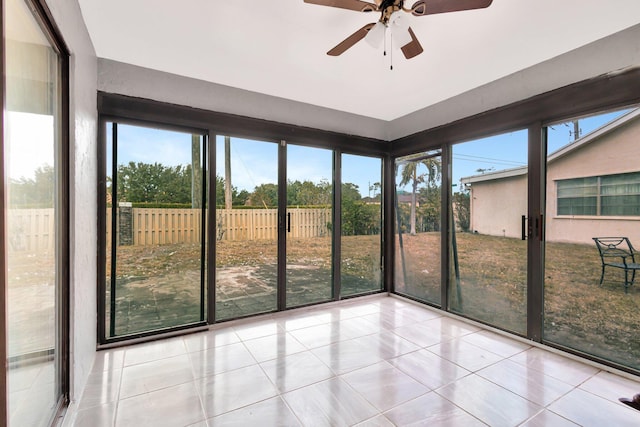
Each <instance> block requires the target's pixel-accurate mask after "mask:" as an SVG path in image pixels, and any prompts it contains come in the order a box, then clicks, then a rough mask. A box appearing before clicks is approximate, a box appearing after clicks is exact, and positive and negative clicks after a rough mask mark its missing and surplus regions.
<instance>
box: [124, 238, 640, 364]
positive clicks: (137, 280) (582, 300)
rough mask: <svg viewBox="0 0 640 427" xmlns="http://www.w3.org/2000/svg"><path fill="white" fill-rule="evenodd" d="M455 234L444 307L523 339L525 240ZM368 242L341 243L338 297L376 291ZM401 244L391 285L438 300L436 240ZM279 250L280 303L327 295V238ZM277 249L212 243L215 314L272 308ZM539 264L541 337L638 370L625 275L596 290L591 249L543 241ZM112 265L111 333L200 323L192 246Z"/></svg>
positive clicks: (633, 303) (128, 252)
mask: <svg viewBox="0 0 640 427" xmlns="http://www.w3.org/2000/svg"><path fill="white" fill-rule="evenodd" d="M456 237H457V248H458V252H457V255H458V260H459V264H458V265H459V272H460V274H459V280H458V281H457V280H456V277H455V274H454V273H453V271H452V272H451V283H452V289H451V292H450V294H451V298H452V299H451V307H452V311H454V312H458V313H460V314H463V315H465V316H468V317H470V318H473V319H477V320H480V321H483V322H486V323H489V324H493V325H497V326H499V327H501V328H503V329H507V330H512V331H515V332H519V333H524V332H525V331H526V242H523V241H521V240H519V239H511V238H504V237H492V236H483V235H478V234H469V233H458V235H457V236H456ZM376 242H377V239H376V238H375V237H373V238H372V237H371V236H356V237H345V238H344V239H343V247H342V255H343V257H342V263H341V266H342V283H343V293H346V294H349V293H352V294H355V293H359V292H364V291H367V290H371V289H377V284H378V283H380V282H379V280H380V270H379V268H378V266H377V260H378V254H379V246H377V244H376ZM396 244H397V245H399V242H396ZM403 248H404V257H402V256H400V255H398V256H397V257H396V267H397V268H396V289H397V290H398V291H399V292H401V293H403V294H406V295H410V296H414V297H417V298H419V299H423V300H427V301H430V302H432V303H435V304H439V302H440V301H439V298H440V287H439V286H440V277H441V271H440V237H439V234H438V233H421V234H419V235H417V236H408V235H405V236H403ZM287 249H288V254H287V265H288V268H287V277H288V286H289V287H288V292H287V304H288V305H290V306H295V305H302V304H305V303H309V302H317V301H325V300H328V299H330V297H331V294H330V292H331V291H330V289H331V271H330V266H331V245H330V239H329V238H328V237H323V238H310V239H305V240H299V241H294V242H289V245H288V248H287ZM276 252H277V251H276V245H275V242H274V241H259V240H257V241H251V242H228V241H222V242H218V247H217V258H216V267H217V269H218V280H217V284H216V293H217V300H218V301H217V306H216V308H217V311H218V318H221V319H224V318H231V317H237V316H241V315H245V314H250V313H255V312H260V311H271V310H273V309H275V303H276V271H277V269H276V266H277V263H276V259H277V256H276V255H277V253H276ZM545 258H546V265H545V274H544V278H545V297H544V298H545V302H544V310H545V313H544V316H545V326H544V337H545V339H546V340H547V341H549V342H554V343H558V344H561V345H564V346H567V347H571V348H574V349H577V350H581V351H585V352H587V353H591V354H594V355H597V356H600V357H603V358H606V359H609V360H612V361H615V362H618V363H622V364H625V365H629V366H632V367H634V368H637V369H639V368H640V362H639V361H640V340H638V339H637V338H636V334H635V333H634V332H635V330H636V328H637V327H638V326H640V317H639V316H638V308H639V307H638V305H639V304H640V291H639V290H638V289H637V287H636V286H633V287H631V289H630V290H629V293H628V294H625V292H624V286H623V283H624V278H623V273H622V271H617V270H614V269H612V270H607V274H606V276H605V281H604V283H603V285H602V286H600V285H599V279H600V269H601V264H600V259H599V257H598V253H597V250H596V248H595V246H592V245H578V244H569V243H553V242H551V243H547V247H546V253H545ZM403 261H404V268H403V266H402V262H403ZM118 267H119V269H118V278H119V280H118V284H119V285H118V297H117V301H118V302H117V310H118V314H117V315H116V319H117V323H118V328H119V333H131V332H135V331H136V330H137V329H140V328H147V327H149V326H151V325H153V322H156V326H157V325H164V326H167V325H168V326H171V325H177V324H181V323H184V322H185V321H187V320H189V321H197V320H198V317H199V314H200V312H199V309H197V310H196V309H194V307H197V304H198V303H197V302H198V300H199V295H200V284H199V278H200V275H199V273H198V269H199V248H198V247H197V246H195V245H168V246H146V247H133V246H130V247H121V248H119V263H118ZM452 270H453V269H452ZM403 272H404V273H403ZM458 283H459V284H458ZM243 310H244V311H243ZM152 319H155V320H153V321H152V322H151V323H149V321H151V320H152Z"/></svg>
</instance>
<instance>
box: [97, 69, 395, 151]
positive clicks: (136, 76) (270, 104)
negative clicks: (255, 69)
mask: <svg viewBox="0 0 640 427" xmlns="http://www.w3.org/2000/svg"><path fill="white" fill-rule="evenodd" d="M98 89H99V90H101V91H104V92H109V93H117V94H121V95H129V96H134V97H139V98H146V99H153V100H156V101H162V102H168V103H172V104H179V105H185V106H187V107H194V108H201V109H204V110H209V111H216V112H221V113H229V114H236V115H239V116H247V117H253V118H257V119H264V120H270V121H274V122H278V123H287V124H292V125H297V126H304V127H310V128H316V129H322V130H328V131H333V132H340V133H345V134H349V135H358V136H364V137H369V138H376V139H382V140H385V141H386V140H388V135H387V126H386V125H387V122H385V121H383V120H378V119H372V118H369V117H364V116H359V115H356V114H349V113H344V112H341V111H337V110H332V109H329V108H325V107H318V106H315V105H311V104H305V103H303V102H297V101H291V100H287V99H284V98H278V97H276V96H270V95H264V94H261V93H257V92H251V91H248V90H243V89H237V88H233V87H230V86H224V85H220V84H216V83H210V82H206V81H203V80H197V79H192V78H189V77H183V76H179V75H176V74H171V73H166V72H163V71H157V70H152V69H149V68H143V67H139V66H136V65H131V64H125V63H122V62H117V61H112V60H109V59H102V58H100V59H99V60H98Z"/></svg>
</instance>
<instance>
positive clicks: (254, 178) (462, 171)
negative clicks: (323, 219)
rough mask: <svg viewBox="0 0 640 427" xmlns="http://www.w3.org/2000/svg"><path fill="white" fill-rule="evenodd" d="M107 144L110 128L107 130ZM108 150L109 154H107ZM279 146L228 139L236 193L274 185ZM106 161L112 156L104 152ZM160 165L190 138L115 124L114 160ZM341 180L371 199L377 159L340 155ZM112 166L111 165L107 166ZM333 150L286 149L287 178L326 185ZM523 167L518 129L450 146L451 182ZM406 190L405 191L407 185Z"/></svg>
mask: <svg viewBox="0 0 640 427" xmlns="http://www.w3.org/2000/svg"><path fill="white" fill-rule="evenodd" d="M627 111H628V110H624V111H618V112H613V113H607V114H602V115H597V116H592V117H587V118H583V119H580V120H579V124H580V129H581V132H582V133H581V135H582V136H584V135H587V134H588V133H589V132H591V131H593V130H595V129H597V128H599V127H601V126H602V125H604V124H606V123H608V122H609V121H611V120H613V119H615V118H617V117H619V116H621V115H622V114H624V113H625V112H627ZM572 131H573V124H572V122H568V123H559V124H554V125H552V126H550V127H549V132H548V140H549V147H548V152H549V153H552V152H554V151H556V150H557V149H559V148H560V147H562V146H564V145H566V144H568V143H570V142H571V141H573V135H572V134H571V132H572ZM107 135H108V142H110V136H111V133H110V130H109V131H108V132H107ZM215 149H216V161H217V171H218V175H220V176H224V138H223V137H222V136H217V137H216V144H215ZM107 151H109V150H107ZM277 159H278V144H277V143H272V142H262V141H251V140H247V139H240V138H231V171H232V183H233V185H234V186H235V187H236V188H238V190H247V191H252V190H253V189H254V188H255V187H256V186H258V185H261V184H265V183H276V182H277V177H278V175H277V167H278V160H277ZM107 161H108V162H110V153H107ZM129 161H134V162H146V163H154V162H158V163H162V164H164V165H170V166H176V165H187V164H190V163H191V135H190V134H186V133H180V132H173V131H166V130H158V129H151V128H143V127H137V126H128V125H119V132H118V162H119V163H120V164H122V163H128V162H129ZM342 163H343V164H342V171H343V178H342V179H343V182H349V183H354V184H356V185H357V186H358V187H359V190H360V193H361V195H362V196H363V197H365V196H369V195H372V196H373V193H372V192H370V190H369V187H370V186H371V185H372V184H374V183H375V182H379V181H380V168H381V163H380V159H376V158H370V157H364V156H355V155H344V156H343V159H342ZM108 164H110V163H108ZM332 164H333V161H332V152H331V150H326V149H320V148H310V147H302V146H296V145H294V144H289V145H288V147H287V178H288V179H289V180H293V181H295V180H300V181H303V180H310V181H313V182H315V183H319V182H320V181H322V180H326V181H330V179H331V170H332ZM526 164H527V131H526V130H520V131H515V132H508V133H505V134H501V135H495V136H491V137H488V138H482V139H479V140H474V141H469V142H464V143H460V144H456V145H454V146H453V171H452V172H453V183H455V184H457V183H459V181H460V178H461V177H464V176H470V175H477V174H478V173H481V172H478V170H479V169H485V170H487V171H498V170H504V169H510V168H514V167H519V166H525V165H526ZM405 189H407V190H408V189H409V188H408V187H406V188H405Z"/></svg>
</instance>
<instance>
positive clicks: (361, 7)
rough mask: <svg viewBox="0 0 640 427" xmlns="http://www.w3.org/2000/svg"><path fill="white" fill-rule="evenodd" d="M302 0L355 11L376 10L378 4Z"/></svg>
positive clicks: (350, 1) (342, 0)
mask: <svg viewBox="0 0 640 427" xmlns="http://www.w3.org/2000/svg"><path fill="white" fill-rule="evenodd" d="M304 2H305V3H310V4H318V5H320V6H330V7H339V8H340V9H349V10H355V11H357V12H376V11H377V10H378V6H377V5H376V4H374V3H368V2H366V1H360V0H304Z"/></svg>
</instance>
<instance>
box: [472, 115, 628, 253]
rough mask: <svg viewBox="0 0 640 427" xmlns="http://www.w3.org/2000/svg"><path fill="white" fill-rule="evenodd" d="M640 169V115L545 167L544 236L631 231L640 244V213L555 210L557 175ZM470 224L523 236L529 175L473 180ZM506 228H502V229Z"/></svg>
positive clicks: (575, 237)
mask: <svg viewBox="0 0 640 427" xmlns="http://www.w3.org/2000/svg"><path fill="white" fill-rule="evenodd" d="M637 171H640V118H636V119H635V120H634V121H632V122H631V123H627V124H626V125H624V126H621V127H619V128H617V129H616V130H614V131H612V132H610V133H608V134H605V135H603V136H602V137H600V138H598V139H596V140H594V141H592V142H590V143H589V144H586V145H584V146H582V147H579V148H577V149H575V150H574V151H572V152H570V153H569V154H567V155H566V156H564V157H560V158H557V159H555V160H553V161H551V162H550V163H549V165H548V170H547V195H546V197H547V209H546V215H545V216H546V240H547V241H550V242H572V243H585V244H593V240H592V237H598V236H601V237H602V236H627V237H629V238H630V239H631V242H632V243H635V245H636V246H639V247H640V217H629V216H620V217H598V216H568V215H564V216H559V215H557V190H556V187H557V184H556V182H557V180H559V179H569V178H580V177H590V176H600V175H610V174H619V173H625V172H637ZM471 189H472V190H471V191H472V192H471V197H472V199H471V227H472V228H471V229H472V230H474V231H477V232H478V233H480V234H489V235H493V236H503V235H506V236H508V237H519V236H520V235H521V231H522V229H521V218H522V215H523V214H525V213H526V212H527V175H521V176H519V177H513V178H505V179H495V180H489V181H481V182H475V183H473V185H472V187H471ZM503 230H504V231H503Z"/></svg>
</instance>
